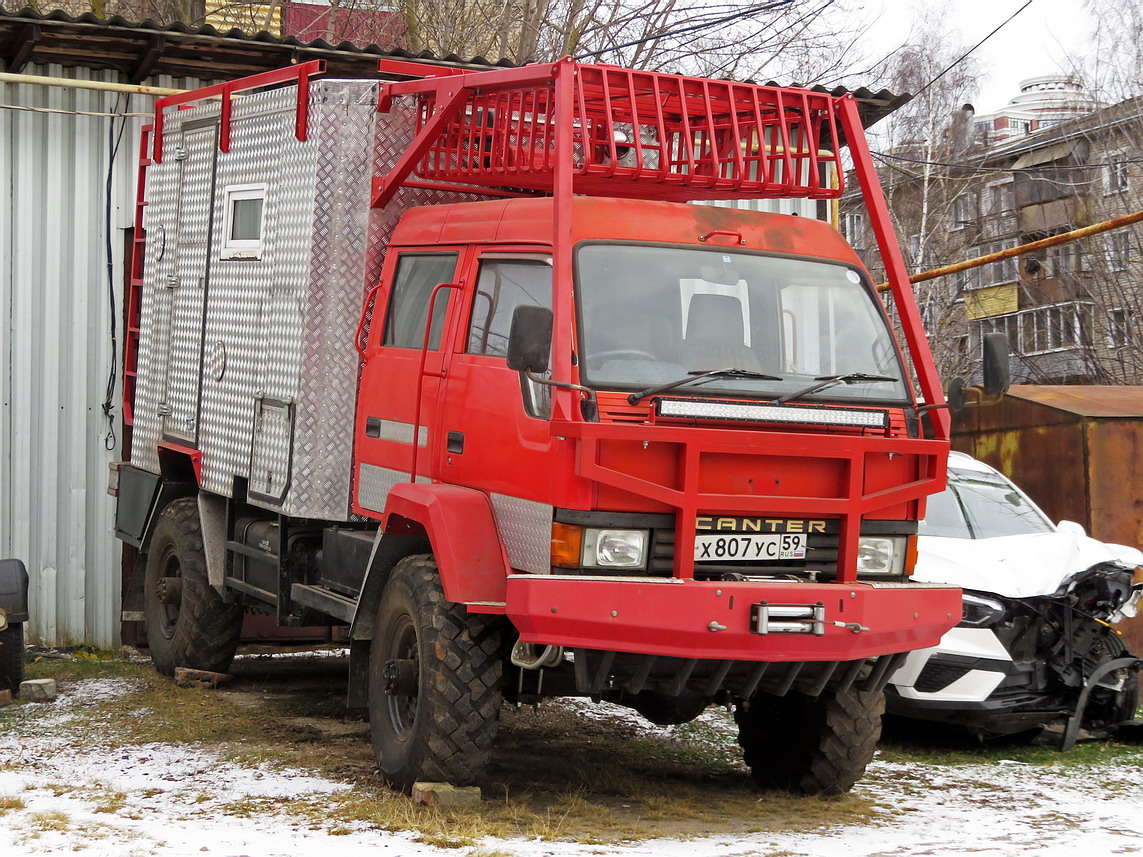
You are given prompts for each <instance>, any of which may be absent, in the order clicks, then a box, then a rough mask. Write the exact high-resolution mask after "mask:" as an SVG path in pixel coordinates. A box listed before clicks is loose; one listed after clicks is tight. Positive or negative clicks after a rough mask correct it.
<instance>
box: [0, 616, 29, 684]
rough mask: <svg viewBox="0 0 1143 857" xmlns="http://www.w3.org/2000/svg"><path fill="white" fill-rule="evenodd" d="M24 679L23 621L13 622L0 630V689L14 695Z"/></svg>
mask: <svg viewBox="0 0 1143 857" xmlns="http://www.w3.org/2000/svg"><path fill="white" fill-rule="evenodd" d="M23 680H24V623H23V622H14V623H13V624H11V625H9V626H8V627H7V628H5V629H4V630H3V631H0V690H4V689H8V690H11V691H12V695H13V696H15V695H16V694H18V693H19V692H20V682H22V681H23Z"/></svg>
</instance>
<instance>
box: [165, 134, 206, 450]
mask: <svg viewBox="0 0 1143 857" xmlns="http://www.w3.org/2000/svg"><path fill="white" fill-rule="evenodd" d="M217 131H218V129H217V126H216V125H214V124H211V125H207V126H199V127H197V128H190V129H187V130H185V131H184V133H183V139H182V145H181V146H179V148H178V150H177V151H176V154H175V157H177V158H179V160H180V171H181V179H180V182H179V187H180V196H179V202H178V218H177V220H176V222H175V230H176V234H175V235H174V236H173V237H174V243H175V275H174V277H173V278H171V279H170V280H169V281H168V282H166V283H163V284H160V290H161V291H162V292H165V294H163V295H162V296H161V300H160V303H161V304H165V305H166V312H165V315H166V316H167V318H168V319H169V326H168V330H169V335H168V336H166V337H160V338H157V341H156V346H157V347H158V348H159V349H161V350H165V351H166V354H165V355H164V356H165V360H163V362H164V363H165V365H166V370H167V371H166V378H167V381H166V385H165V391H166V395H165V398H164V401H163V403H162V404H161V405H160V408H159V410H160V412H161V413H162V415H163V436H164V438H165V439H168V440H174V441H177V442H181V443H185V444H188V445H190V446H196V447H197V446H198V413H199V395H200V390H201V377H202V359H203V357H202V322H203V311H204V308H205V304H206V289H207V258H208V253H209V249H210V221H211V212H212V209H213V201H214V156H215V151H216V145H215V140H216V137H217Z"/></svg>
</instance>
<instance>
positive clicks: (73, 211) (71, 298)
mask: <svg viewBox="0 0 1143 857" xmlns="http://www.w3.org/2000/svg"><path fill="white" fill-rule="evenodd" d="M24 73H26V74H39V75H47V76H52V77H67V78H70V79H85V80H91V79H94V80H106V81H110V82H118V81H120V80H121V78H120V77H119V76H118V75H117V74H115V73H114V72H109V71H108V72H103V71H99V72H95V71H90V70H87V69H73V68H66V69H65V68H63V67H60V66H54V65H52V66H29V67H27V68H26V69H24ZM146 83H147V84H149V85H153V86H167V87H176V88H180V89H183V88H192V87H194V86H198V85H200V84H199V82H198V81H190V80H172V79H170V78H155V79H151V80H148V81H146ZM0 105H2V106H0V314H2V317H3V323H2V324H0V408H2V410H0V555H2V556H5V557H9V556H11V557H17V558H19V559H22V560H23V561H24V563H25V564H26V565H27V566H28V572H29V574H30V575H31V580H32V591H31V614H32V615H31V621H30V623H29V626H28V628H27V630H28V632H29V634H30V636H31V637H32V638H33V639H41V640H43V641H46V642H50V643H60V644H63V643H70V642H85V643H90V644H94V645H98V646H113V645H117V644H118V642H119V639H118V638H119V596H120V546H119V543H118V541H117V540H116V539H115V538H114V534H113V530H112V524H113V501H112V499H111V498H110V497H108V496H107V494H106V493H105V487H106V484H107V465H108V463H109V462H111V461H114V460H116V459H117V458H119V457H120V455H119V450H120V444H121V442H122V437H121V433H120V428H119V411H120V402H121V396H122V394H121V390H122V382H121V379H122V367H121V366H117V380H116V384H115V390H114V393H113V395H112V403H113V405H114V407H115V436H114V440H113V442H112V441H110V440H109V438H108V429H109V424H108V421H107V419H106V418H105V417H104V413H103V401H104V398H105V395H106V387H107V383H108V375H109V372H110V369H111V365H112V361H113V359H114V360H115V361H116V363H118V360H119V357H118V355H115V356H114V358H113V348H112V342H111V322H112V317H113V315H112V314H113V312H114V319H115V323H116V327H117V329H118V331H119V334H120V339H119V342H120V344H121V343H122V325H123V318H122V306H123V254H124V239H125V233H124V230H125V229H127V228H129V227H130V226H131V224H132V221H133V217H134V183H135V168H136V160H137V157H138V149H139V131H140V128H141V126H142V125H143V124H145V121H146V120H145V119H143V118H141V117H138V118H129V119H127V120H126V121H125V123H124V120H122V119H116V118H112V117H109V116H101V115H95V116H88V115H76V113H77V112H78V113H95V114H106V113H149V112H150V110H151V109H152V105H153V99H152V98H150V97H147V96H141V95H132V96H127V95H119V94H116V93H109V92H96V91H91V90H81V89H62V88H57V87H44V86H32V85H24V84H6V83H0ZM18 108H33V109H32V110H28V109H18ZM46 111H61V112H58V113H56V112H46ZM121 128H122V129H123V133H122V137H121V139H120V141H119V145H118V149H117V151H116V155H115V159H114V165H113V168H112V169H111V179H112V185H111V194H110V211H109V212H108V209H107V203H108V194H107V192H106V184H107V180H108V172H109V168H110V167H111V166H112V165H111V152H112V148H113V143H114V141H115V140H116V139H119V133H120V129H121ZM108 216H109V219H110V246H111V255H110V262H111V269H110V275H111V278H112V282H113V283H114V310H113V309H112V303H111V300H110V299H109V295H108V262H109V258H108V249H107V239H108ZM120 348H121V345H120ZM109 443H110V444H111V445H112V449H111V450H108V449H107V448H106V446H107V444H109Z"/></svg>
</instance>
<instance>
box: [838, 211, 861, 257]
mask: <svg viewBox="0 0 1143 857" xmlns="http://www.w3.org/2000/svg"><path fill="white" fill-rule="evenodd" d="M842 229H843V230H844V232H845V238H846V240H847V241H848V242H849V245H850V246H851V247H853V249H855V250H864V249H865V215H864V214H863V213H862V212H860V211H849V212H846V214H845V217H844V218H843V219H842Z"/></svg>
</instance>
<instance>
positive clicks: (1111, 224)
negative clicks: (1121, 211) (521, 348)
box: [877, 211, 1143, 292]
mask: <svg viewBox="0 0 1143 857" xmlns="http://www.w3.org/2000/svg"><path fill="white" fill-rule="evenodd" d="M1140 221H1143V211H1136V212H1135V213H1134V214H1125V215H1123V216H1122V217H1113V218H1112V219H1111V220H1104V221H1101V222H1099V223H1093V224H1092V225H1091V226H1083V227H1081V228H1079V229H1073V230H1072V231H1071V232H1061V233H1060V234H1059V235H1053V236H1051V237H1050V238H1041V239H1040V240H1039V241H1031V242H1029V243H1027V244H1021V245H1020V246H1019V247H1009V248H1008V249H1007V250H998V251H996V252H995V253H989V254H988V255H987V256H977V257H976V258H975V259H966V260H965V261H963V262H957V263H955V264H953V265H944V266H942V267H940V268H933V269H932V270H931V271H922V272H921V273H919V274H913V276H911V277H909V282H910V283H923V282H925V281H926V280H935V279H936V278H937V277H944V276H947V275H948V274H955V273H957V272H958V271H967V270H970V269H971V268H979V267H981V266H982V265H987V264H989V263H991V262H999V261H1001V260H1002V259H1011V258H1012V257H1013V256H1022V255H1023V254H1025V253H1031V252H1032V251H1033V250H1043V249H1044V248H1045V247H1055V246H1056V245H1058V244H1067V243H1068V242H1069V241H1076V240H1078V239H1080V238H1087V237H1088V236H1089V235H1099V234H1100V233H1101V232H1110V231H1111V230H1112V229H1120V228H1122V227H1124V226H1130V225H1131V224H1132V223H1139V222H1140ZM888 290H889V284H888V283H878V284H877V291H879V292H885V291H888Z"/></svg>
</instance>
